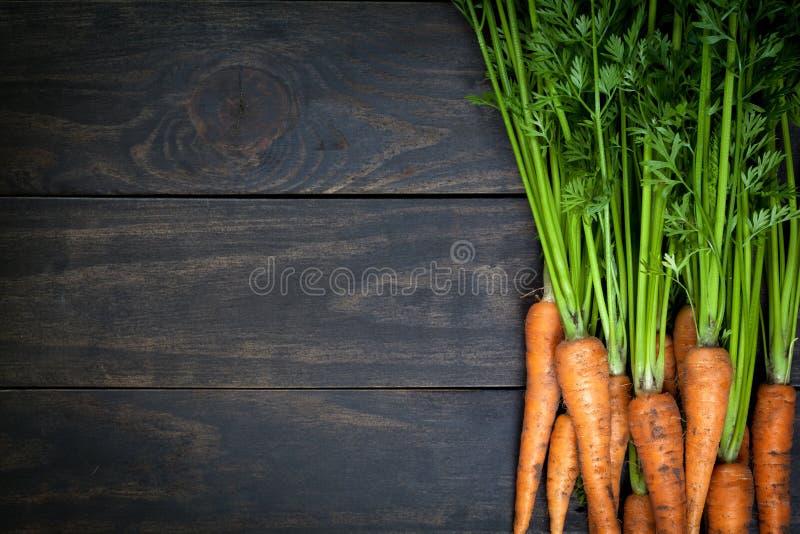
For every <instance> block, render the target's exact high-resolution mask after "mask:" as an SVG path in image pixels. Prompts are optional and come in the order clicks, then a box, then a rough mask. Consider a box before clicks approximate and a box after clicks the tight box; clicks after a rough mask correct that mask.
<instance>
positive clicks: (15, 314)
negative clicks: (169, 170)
mask: <svg viewBox="0 0 800 534" xmlns="http://www.w3.org/2000/svg"><path fill="white" fill-rule="evenodd" d="M462 241H463V242H462ZM470 247H471V248H470ZM462 253H463V254H467V255H466V256H462V255H461V254H462ZM473 253H474V255H473V257H471V258H470V256H469V255H470V254H473ZM0 257H2V258H3V262H1V263H0V325H2V326H0V354H2V358H0V387H2V386H3V385H5V386H62V387H80V386H114V387H125V386H133V387H142V386H154V387H239V386H253V387H329V386H336V387H342V386H344V387H365V386H392V387H399V386H442V387H444V386H475V385H477V386H484V385H488V386H496V385H500V386H520V385H522V384H524V381H523V354H524V352H523V348H522V341H523V340H522V335H523V334H522V321H523V318H524V316H525V309H526V307H527V306H528V305H529V304H530V303H531V302H532V299H531V298H521V292H525V291H526V290H527V289H528V288H531V287H535V285H536V284H537V283H538V282H539V280H538V279H537V280H532V279H526V278H525V276H527V275H529V274H532V273H530V271H531V269H534V270H535V269H536V268H537V265H538V257H539V248H538V243H537V242H536V241H535V239H534V230H533V224H532V222H531V217H530V213H529V211H528V208H527V204H526V202H525V201H524V200H521V199H414V200H403V199H383V200H377V199H307V200H301V199H291V200H289V199H273V200H264V199H216V200H209V199H202V200H201V199H194V200H189V199H176V200H166V199H128V200H120V199H46V198H36V199H24V198H18V199H13V198H6V199H0ZM270 257H272V258H274V264H271V263H270V261H271V260H270ZM458 262H463V263H458ZM267 268H269V269H270V271H271V272H272V273H277V274H275V286H274V288H273V289H272V291H271V292H270V293H269V294H263V293H267V291H266V286H267V281H268V279H269V276H268V275H267V274H266V273H265V271H266V269H267ZM370 268H373V269H376V268H377V269H380V268H386V269H389V271H387V272H386V274H387V276H386V277H385V278H384V279H382V280H381V281H380V282H378V280H377V276H376V275H375V271H374V270H370ZM257 269H264V271H256V270H257ZM288 269H294V274H293V275H292V276H291V278H288V283H286V284H285V289H284V290H282V288H281V283H280V280H281V273H285V272H288V271H287V270H288ZM307 269H319V270H320V273H321V277H322V278H321V279H320V280H319V281H315V280H313V279H306V278H303V280H305V282H301V275H302V273H303V272H304V271H306V270H307ZM337 269H339V270H338V271H337ZM341 269H349V270H350V272H351V273H352V276H353V277H354V278H355V284H354V285H353V286H351V288H348V287H347V284H346V283H345V278H344V276H345V275H342V274H341V273H342V272H343V271H341ZM435 269H437V270H438V271H439V274H438V275H437V276H438V289H437V286H434V285H432V283H431V279H432V278H433V274H434V270H435ZM447 269H449V270H450V272H449V273H447V271H446V270H447ZM490 269H495V270H494V273H496V274H497V275H498V277H493V278H492V283H491V284H489V283H487V282H488V281H489V275H490V274H492V271H490ZM415 270H417V271H416V274H415ZM254 272H255V273H256V276H255V279H254V286H255V288H256V292H254V290H253V288H252V287H251V284H250V279H251V277H252V276H253V273H254ZM308 272H312V271H308ZM462 272H463V277H462V275H461V273H462ZM392 273H396V278H393V277H392ZM504 273H505V275H506V276H507V277H508V278H507V283H506V284H505V285H504V284H502V283H501V279H502V275H503V274H504ZM337 274H338V275H339V276H342V277H337V276H336V275H337ZM417 275H418V276H417ZM521 275H524V276H521ZM307 276H309V275H307ZM311 276H313V275H311ZM332 280H333V282H334V283H335V284H336V285H332V283H331V281H332ZM473 282H475V283H477V287H473V285H472V284H473ZM447 283H450V289H449V290H447V286H446V284H447ZM490 285H491V288H492V289H493V293H492V294H490V291H489V286H490ZM306 287H308V288H311V289H315V290H318V289H321V290H323V291H324V293H325V294H324V295H322V296H318V295H314V294H312V292H311V291H310V289H309V290H308V291H307V290H305V288H306ZM259 288H260V289H259ZM518 288H519V289H520V291H518ZM337 292H338V294H337ZM392 292H394V293H395V294H394V295H393V294H392ZM406 293H408V294H406ZM460 293H463V294H460Z"/></svg>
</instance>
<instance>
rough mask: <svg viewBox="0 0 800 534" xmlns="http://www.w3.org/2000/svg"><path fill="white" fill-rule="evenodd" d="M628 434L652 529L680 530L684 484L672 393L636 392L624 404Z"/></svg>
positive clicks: (680, 432) (677, 416)
mask: <svg viewBox="0 0 800 534" xmlns="http://www.w3.org/2000/svg"><path fill="white" fill-rule="evenodd" d="M628 411H629V414H628V420H629V421H630V426H631V438H632V439H633V443H634V445H636V451H637V453H638V454H639V461H640V462H641V464H642V471H643V472H644V477H645V480H646V481H647V488H648V490H649V491H650V503H651V504H652V506H653V511H654V516H655V524H656V531H657V532H659V533H662V532H664V533H666V532H675V533H677V534H683V527H684V517H685V511H686V508H685V506H686V500H685V499H686V487H685V479H684V471H683V428H682V427H681V414H680V411H679V410H678V404H677V402H675V397H673V396H672V395H670V394H669V393H656V394H644V395H639V396H638V397H636V398H635V399H633V400H632V401H631V402H630V404H629V405H628Z"/></svg>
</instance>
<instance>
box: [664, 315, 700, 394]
mask: <svg viewBox="0 0 800 534" xmlns="http://www.w3.org/2000/svg"><path fill="white" fill-rule="evenodd" d="M672 342H673V345H672V346H673V353H674V356H675V367H676V372H677V375H678V387H679V388H680V385H681V384H683V380H684V377H685V374H686V365H685V362H686V356H687V355H688V354H689V351H690V350H692V348H694V346H695V345H697V330H696V329H695V326H694V312H693V311H692V307H691V306H689V305H688V304H685V305H684V306H683V307H682V308H681V309H680V311H679V312H678V315H677V316H676V317H675V324H674V326H673V327H672ZM665 375H666V371H665Z"/></svg>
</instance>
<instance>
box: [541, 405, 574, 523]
mask: <svg viewBox="0 0 800 534" xmlns="http://www.w3.org/2000/svg"><path fill="white" fill-rule="evenodd" d="M578 472H579V470H578V442H577V437H576V436H575V427H574V426H572V419H571V418H570V416H569V415H567V414H561V415H559V416H558V418H556V424H555V426H554V427H553V433H552V434H551V436H550V453H549V454H548V455H547V509H548V511H549V513H550V532H551V533H561V532H563V531H564V520H565V519H566V517H567V509H568V508H569V497H570V495H571V494H572V489H573V488H574V487H575V481H576V480H577V479H578Z"/></svg>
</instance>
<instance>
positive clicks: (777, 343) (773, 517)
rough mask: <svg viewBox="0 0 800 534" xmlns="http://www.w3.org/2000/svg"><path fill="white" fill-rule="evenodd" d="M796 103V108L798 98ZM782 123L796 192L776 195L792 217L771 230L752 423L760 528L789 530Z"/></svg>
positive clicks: (790, 312)
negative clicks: (761, 361)
mask: <svg viewBox="0 0 800 534" xmlns="http://www.w3.org/2000/svg"><path fill="white" fill-rule="evenodd" d="M793 102H794V103H795V107H794V112H795V113H796V112H797V111H798V100H794V101H793ZM779 125H780V129H781V134H782V135H781V137H782V140H783V153H784V156H785V169H786V185H787V189H789V190H790V191H793V192H794V194H792V195H788V196H787V197H785V198H783V199H780V198H775V199H773V207H775V208H776V209H782V210H788V211H789V212H790V213H791V214H794V217H793V218H791V219H790V220H789V221H788V222H785V223H783V224H781V225H778V226H774V227H772V228H771V229H770V235H769V244H768V248H769V255H768V259H767V302H768V306H767V310H768V313H769V321H768V323H769V331H768V335H767V347H766V350H765V362H766V368H767V383H766V384H762V385H761V386H760V387H759V388H758V392H757V395H756V405H755V410H754V412H753V422H752V426H751V431H752V432H751V434H752V440H751V441H752V446H751V449H752V453H753V475H754V478H755V487H756V506H757V509H758V522H759V530H760V531H761V532H762V533H768V532H779V533H784V532H789V529H790V521H791V500H790V499H789V477H790V474H791V451H792V435H793V431H794V429H793V425H794V414H795V399H796V392H795V390H794V388H793V387H792V386H791V385H789V381H790V378H791V368H792V352H793V348H794V344H795V343H796V342H797V333H796V328H797V326H796V325H797V316H798V313H799V312H800V280H798V278H800V220H798V218H797V213H798V205H797V196H796V194H797V193H796V191H797V190H796V189H795V188H796V187H797V184H796V181H795V171H794V161H793V157H792V147H791V143H790V139H789V119H788V114H787V113H783V114H782V115H781V117H780V122H779Z"/></svg>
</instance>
